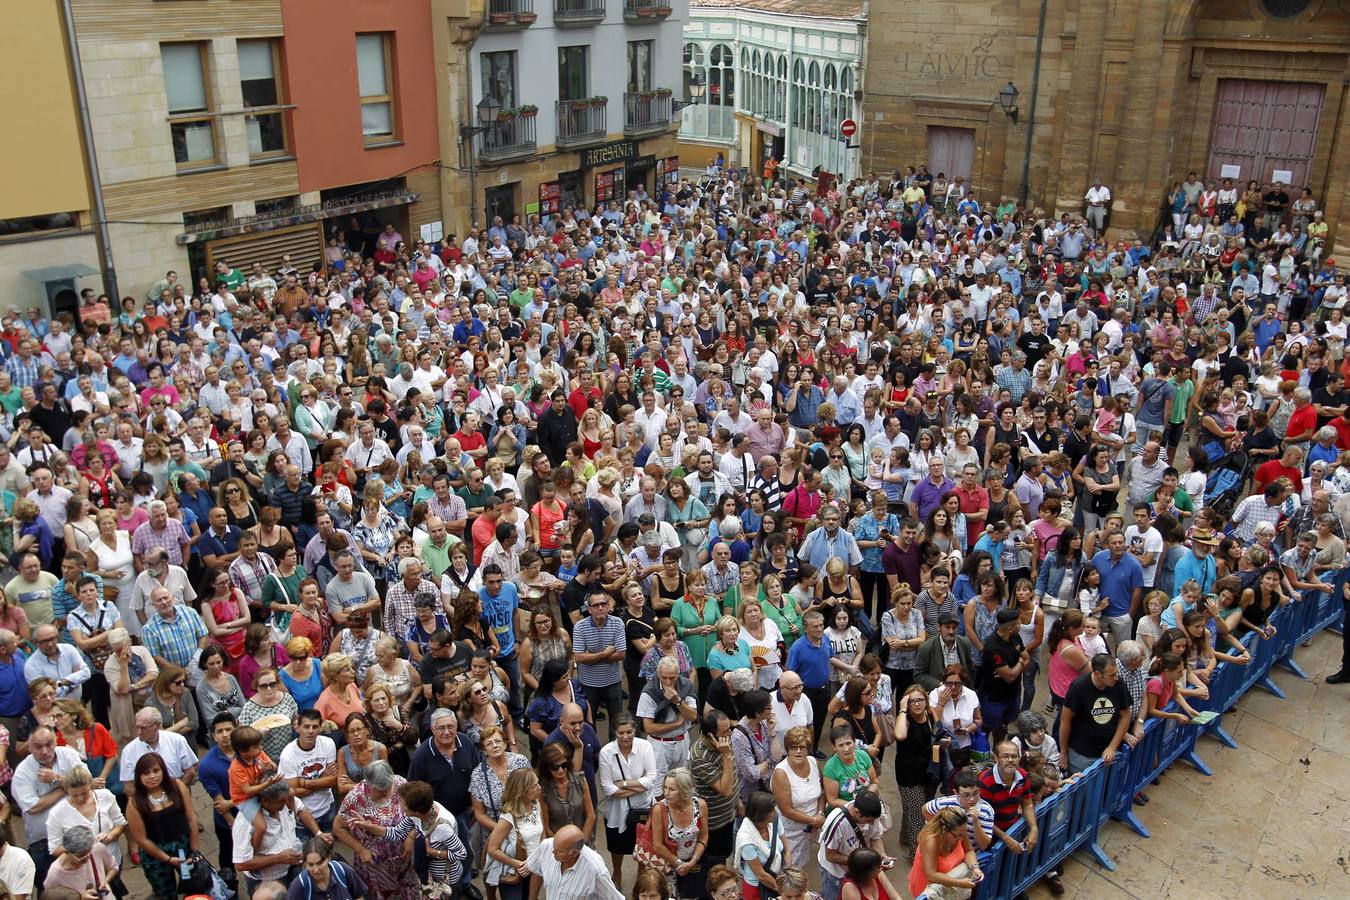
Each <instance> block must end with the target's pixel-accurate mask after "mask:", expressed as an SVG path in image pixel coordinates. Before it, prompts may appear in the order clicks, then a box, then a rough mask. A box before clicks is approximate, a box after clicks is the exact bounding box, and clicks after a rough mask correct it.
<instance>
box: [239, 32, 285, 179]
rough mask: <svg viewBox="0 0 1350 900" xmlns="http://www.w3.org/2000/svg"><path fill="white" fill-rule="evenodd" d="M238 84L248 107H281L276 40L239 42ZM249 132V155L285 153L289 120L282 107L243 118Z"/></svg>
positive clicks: (254, 156) (278, 154)
mask: <svg viewBox="0 0 1350 900" xmlns="http://www.w3.org/2000/svg"><path fill="white" fill-rule="evenodd" d="M238 47H239V87H240V89H241V90H242V91H243V94H244V106H245V107H247V108H269V107H276V106H279V105H280V104H281V102H282V100H281V83H280V81H279V80H278V78H277V70H278V69H279V68H280V66H279V65H278V60H277V42H276V41H271V40H260V41H240V42H239V44H238ZM244 123H245V128H246V129H247V131H248V154H249V157H250V158H252V159H263V158H266V157H269V156H283V155H285V153H286V123H285V117H284V116H283V115H282V113H281V111H280V110H276V111H275V112H268V113H258V114H257V115H250V116H247V117H245V119H244Z"/></svg>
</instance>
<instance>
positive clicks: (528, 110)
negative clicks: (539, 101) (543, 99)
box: [520, 103, 539, 119]
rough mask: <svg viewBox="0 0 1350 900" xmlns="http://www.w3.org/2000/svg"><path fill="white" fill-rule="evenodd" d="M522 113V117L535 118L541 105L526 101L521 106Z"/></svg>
mask: <svg viewBox="0 0 1350 900" xmlns="http://www.w3.org/2000/svg"><path fill="white" fill-rule="evenodd" d="M520 115H521V117H522V118H526V119H533V118H534V117H535V116H537V115H539V107H537V106H535V105H534V104H533V103H526V104H524V105H523V106H521V107H520Z"/></svg>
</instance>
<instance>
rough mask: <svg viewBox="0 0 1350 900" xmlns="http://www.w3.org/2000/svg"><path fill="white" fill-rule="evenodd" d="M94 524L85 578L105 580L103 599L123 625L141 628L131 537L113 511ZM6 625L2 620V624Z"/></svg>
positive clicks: (97, 517)
mask: <svg viewBox="0 0 1350 900" xmlns="http://www.w3.org/2000/svg"><path fill="white" fill-rule="evenodd" d="M94 523H95V525H96V526H97V527H98V534H97V535H96V536H95V537H94V540H93V542H92V543H90V545H89V549H87V550H85V551H84V566H85V574H88V575H97V576H98V577H99V578H102V579H103V594H104V597H103V599H105V600H112V601H113V602H114V603H116V604H117V612H118V613H119V614H120V617H121V619H122V622H123V623H127V622H134V623H135V624H136V625H137V626H139V625H140V619H137V618H136V617H135V616H133V615H132V614H131V595H132V588H133V587H135V584H136V566H135V556H134V554H132V552H131V535H130V534H128V533H127V532H125V531H123V530H121V529H120V528H118V527H117V513H116V511H114V510H111V509H100V510H99V511H98V513H97V515H95V516H94ZM110 593H111V594H112V596H109V594H110ZM3 622H4V620H3V617H2V616H0V624H3ZM26 636H27V635H25V637H26Z"/></svg>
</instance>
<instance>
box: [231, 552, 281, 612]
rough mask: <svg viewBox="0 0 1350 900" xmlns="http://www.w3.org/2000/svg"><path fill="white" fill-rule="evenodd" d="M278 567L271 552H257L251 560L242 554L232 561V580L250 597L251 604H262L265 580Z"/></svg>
mask: <svg viewBox="0 0 1350 900" xmlns="http://www.w3.org/2000/svg"><path fill="white" fill-rule="evenodd" d="M276 568H277V564H276V561H275V560H273V559H272V555H271V554H270V553H255V554H254V556H253V559H251V560H250V559H248V558H246V557H244V556H242V555H240V556H237V557H235V559H234V562H232V563H230V569H229V572H230V581H231V582H232V583H233V584H234V586H235V587H237V588H239V590H240V591H241V592H242V593H243V595H244V596H245V597H247V598H248V602H249V605H250V606H261V605H262V596H263V582H265V581H267V576H268V575H270V574H272V573H273V572H275V571H276Z"/></svg>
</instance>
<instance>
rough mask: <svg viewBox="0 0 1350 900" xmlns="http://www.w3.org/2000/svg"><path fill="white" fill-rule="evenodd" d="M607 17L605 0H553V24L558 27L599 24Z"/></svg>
mask: <svg viewBox="0 0 1350 900" xmlns="http://www.w3.org/2000/svg"><path fill="white" fill-rule="evenodd" d="M604 18H605V0H553V24H554V25H555V26H557V27H558V28H580V27H582V26H584V25H598V24H599V23H600V22H601V21H603V20H604Z"/></svg>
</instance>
